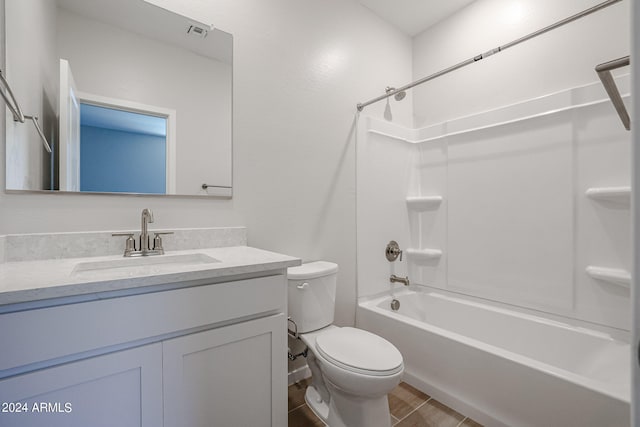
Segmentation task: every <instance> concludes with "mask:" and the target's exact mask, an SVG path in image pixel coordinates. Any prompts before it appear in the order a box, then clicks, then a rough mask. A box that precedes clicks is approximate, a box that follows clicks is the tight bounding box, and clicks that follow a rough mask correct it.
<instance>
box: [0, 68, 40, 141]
mask: <svg viewBox="0 0 640 427" xmlns="http://www.w3.org/2000/svg"><path fill="white" fill-rule="evenodd" d="M0 84H1V85H2V88H0V95H2V98H4V102H5V103H6V104H7V108H9V110H10V111H11V114H13V121H15V122H20V123H24V122H25V120H26V119H28V120H31V121H32V122H33V125H34V126H35V127H36V131H37V132H38V135H39V136H40V139H41V140H42V144H43V145H44V149H45V150H47V152H48V153H51V145H49V142H48V141H47V137H46V136H44V133H43V132H42V129H41V128H40V125H39V124H38V117H37V116H27V115H25V114H23V113H22V109H20V104H18V100H17V99H16V97H15V95H14V94H13V91H12V90H11V87H9V82H7V80H6V79H5V78H4V76H3V75H2V70H0ZM5 92H6V93H5ZM7 94H8V95H9V96H8V97H7Z"/></svg>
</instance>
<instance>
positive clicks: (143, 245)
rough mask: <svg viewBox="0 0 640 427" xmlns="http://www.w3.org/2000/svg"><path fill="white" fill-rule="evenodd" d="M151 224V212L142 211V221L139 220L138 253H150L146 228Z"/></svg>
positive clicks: (148, 210) (147, 210)
mask: <svg viewBox="0 0 640 427" xmlns="http://www.w3.org/2000/svg"><path fill="white" fill-rule="evenodd" d="M152 222H153V212H151V210H150V209H146V208H145V209H143V210H142V220H141V223H142V225H141V227H140V228H141V231H140V252H142V253H143V254H145V253H146V252H149V251H150V248H149V232H148V226H149V223H152Z"/></svg>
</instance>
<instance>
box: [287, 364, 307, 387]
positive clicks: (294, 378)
mask: <svg viewBox="0 0 640 427" xmlns="http://www.w3.org/2000/svg"><path fill="white" fill-rule="evenodd" d="M310 376H311V370H310V369H309V366H307V365H304V366H301V367H299V368H297V369H294V370H293V371H291V372H289V375H288V382H287V384H288V385H291V384H295V383H297V382H298V381H302V380H304V379H306V378H309V377H310Z"/></svg>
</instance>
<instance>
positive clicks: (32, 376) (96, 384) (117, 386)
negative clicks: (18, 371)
mask: <svg viewBox="0 0 640 427" xmlns="http://www.w3.org/2000/svg"><path fill="white" fill-rule="evenodd" d="M0 402H2V408H0V411H2V412H0V425H2V426H3V427H36V426H38V427H40V426H51V427H55V426H60V427H66V426H92V427H111V426H121V427H124V426H145V427H147V426H148V427H156V426H161V425H162V345H161V344H160V343H156V344H150V345H145V346H141V347H137V348H133V349H130V350H125V351H118V352H115V353H110V354H106V355H103V356H97V357H91V358H88V359H84V360H80V361H77V362H73V363H68V364H61V365H57V366H54V367H51V368H46V369H42V370H36V371H32V372H28V373H25V374H23V375H18V376H15V377H10V378H7V379H4V380H1V381H0Z"/></svg>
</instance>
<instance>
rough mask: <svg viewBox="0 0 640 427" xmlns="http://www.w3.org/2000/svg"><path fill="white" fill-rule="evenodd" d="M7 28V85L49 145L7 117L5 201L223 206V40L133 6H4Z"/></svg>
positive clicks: (226, 106)
mask: <svg viewBox="0 0 640 427" xmlns="http://www.w3.org/2000/svg"><path fill="white" fill-rule="evenodd" d="M5 19H6V39H5V41H6V56H7V60H6V68H7V70H6V75H7V79H8V80H9V83H10V84H11V86H12V88H13V91H14V93H15V94H16V97H17V98H18V101H19V102H20V104H21V106H22V109H23V110H24V111H25V114H32V115H35V116H38V117H39V119H40V123H41V125H42V127H43V130H44V132H45V135H46V136H47V139H48V140H50V141H52V145H53V152H52V153H51V154H48V153H47V152H46V151H45V150H44V149H43V148H42V143H41V142H40V140H39V138H38V135H37V134H35V132H34V131H33V129H32V127H29V126H25V125H24V124H20V123H16V122H14V121H13V119H12V117H11V115H10V113H8V114H7V135H6V153H7V156H6V161H7V165H6V174H7V175H6V189H7V190H9V191H11V190H19V191H25V190H26V191H29V190H47V191H72V192H92V193H135V194H175V195H218V196H228V197H230V196H231V186H232V168H231V164H232V158H231V156H232V140H231V138H232V131H231V124H232V117H231V111H232V109H231V102H232V49H233V40H232V36H231V35H230V34H228V33H225V32H222V31H220V30H217V29H213V28H212V27H211V26H208V25H204V24H201V23H198V22H196V21H194V20H192V19H189V18H186V17H183V16H180V15H176V14H173V13H171V12H168V11H166V10H164V9H161V8H159V7H156V6H154V5H151V4H149V3H147V2H145V1H143V0H57V1H52V0H5ZM25 52H29V54H28V55H27V54H25ZM204 183H206V184H209V185H210V186H209V187H208V188H204V189H203V184H204Z"/></svg>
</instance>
